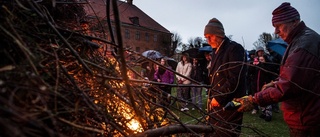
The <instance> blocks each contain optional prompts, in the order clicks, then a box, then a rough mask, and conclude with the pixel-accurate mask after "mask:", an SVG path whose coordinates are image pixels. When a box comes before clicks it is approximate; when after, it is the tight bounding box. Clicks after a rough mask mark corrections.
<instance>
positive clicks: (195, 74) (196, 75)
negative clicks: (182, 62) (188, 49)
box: [190, 63, 205, 82]
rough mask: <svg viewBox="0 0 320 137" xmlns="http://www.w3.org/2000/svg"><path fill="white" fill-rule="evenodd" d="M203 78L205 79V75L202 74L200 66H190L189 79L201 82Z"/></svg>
mask: <svg viewBox="0 0 320 137" xmlns="http://www.w3.org/2000/svg"><path fill="white" fill-rule="evenodd" d="M204 77H205V74H204V73H203V69H202V66H200V64H199V63H198V64H196V65H195V66H194V65H192V70H191V74H190V78H192V79H193V80H195V81H198V82H203V80H204Z"/></svg>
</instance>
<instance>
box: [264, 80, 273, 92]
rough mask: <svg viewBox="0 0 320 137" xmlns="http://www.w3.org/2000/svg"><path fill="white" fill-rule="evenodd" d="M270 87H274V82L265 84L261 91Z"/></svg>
mask: <svg viewBox="0 0 320 137" xmlns="http://www.w3.org/2000/svg"><path fill="white" fill-rule="evenodd" d="M269 87H274V82H273V81H271V82H270V83H267V84H264V85H263V86H262V88H261V91H262V90H265V89H266V88H269Z"/></svg>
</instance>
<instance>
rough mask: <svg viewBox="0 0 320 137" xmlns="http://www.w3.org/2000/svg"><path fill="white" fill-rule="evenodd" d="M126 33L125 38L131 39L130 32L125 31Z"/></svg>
mask: <svg viewBox="0 0 320 137" xmlns="http://www.w3.org/2000/svg"><path fill="white" fill-rule="evenodd" d="M124 33H125V38H126V39H130V30H128V29H125V30H124Z"/></svg>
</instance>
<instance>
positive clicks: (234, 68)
mask: <svg viewBox="0 0 320 137" xmlns="http://www.w3.org/2000/svg"><path fill="white" fill-rule="evenodd" d="M204 35H205V37H206V39H207V42H208V43H209V44H210V45H211V47H212V48H213V49H215V51H214V52H213V53H212V54H213V55H212V60H211V67H210V69H211V70H210V71H209V72H210V75H209V79H210V85H211V86H212V87H211V89H210V90H209V94H208V112H209V114H210V117H209V119H208V123H209V124H210V125H212V126H213V127H214V130H215V131H214V132H213V133H210V134H206V135H205V136H210V137H230V136H231V137H235V136H239V135H240V132H241V127H240V126H241V124H242V118H243V113H242V112H237V110H223V107H224V106H225V105H226V104H227V103H228V102H229V101H232V99H233V98H237V97H242V96H244V95H245V89H246V85H245V76H246V70H247V67H246V66H245V62H246V60H247V56H246V53H245V50H244V48H243V47H242V46H241V45H240V44H238V43H236V42H234V41H231V40H230V39H229V38H227V37H226V36H225V33H224V28H223V25H222V23H221V22H220V21H219V20H218V19H216V18H213V19H211V20H210V21H209V23H208V24H207V25H206V27H205V30H204Z"/></svg>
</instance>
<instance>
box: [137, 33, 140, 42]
mask: <svg viewBox="0 0 320 137" xmlns="http://www.w3.org/2000/svg"><path fill="white" fill-rule="evenodd" d="M136 40H140V31H136Z"/></svg>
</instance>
